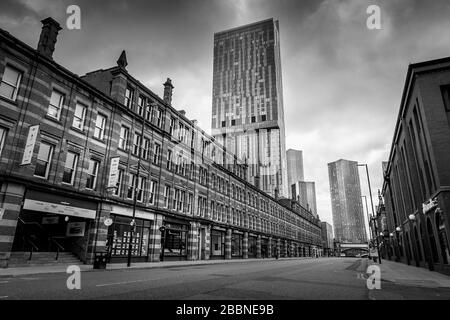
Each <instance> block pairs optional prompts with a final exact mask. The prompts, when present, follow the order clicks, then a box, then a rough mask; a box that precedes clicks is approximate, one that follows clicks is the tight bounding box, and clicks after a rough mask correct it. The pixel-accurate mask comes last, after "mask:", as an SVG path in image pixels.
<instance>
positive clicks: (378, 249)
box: [358, 163, 381, 264]
mask: <svg viewBox="0 0 450 320" xmlns="http://www.w3.org/2000/svg"><path fill="white" fill-rule="evenodd" d="M358 167H366V174H367V184H368V185H369V195H370V204H371V207H372V219H373V220H375V213H374V212H375V211H374V209H373V199H372V187H371V186H370V177H369V167H368V166H367V164H362V163H361V164H358ZM373 225H374V228H375V235H376V234H377V233H378V228H377V224H376V221H374V224H373ZM369 227H370V225H369ZM375 240H376V242H377V251H378V260H379V261H380V264H381V254H380V243H379V242H378V237H376V239H375Z"/></svg>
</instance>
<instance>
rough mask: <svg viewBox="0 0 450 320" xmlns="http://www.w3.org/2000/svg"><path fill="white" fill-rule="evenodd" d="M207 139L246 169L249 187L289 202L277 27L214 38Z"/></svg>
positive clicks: (259, 26) (266, 24)
mask: <svg viewBox="0 0 450 320" xmlns="http://www.w3.org/2000/svg"><path fill="white" fill-rule="evenodd" d="M213 67H214V75H213V93H212V95H213V101H212V124H211V127H212V135H213V136H214V138H215V139H216V140H217V141H218V142H219V143H220V144H222V145H224V146H225V148H226V150H227V151H228V152H231V153H233V154H236V155H237V157H238V158H240V159H243V160H244V161H245V162H246V163H247V165H248V177H249V180H250V182H251V183H252V184H254V185H255V186H257V187H259V188H260V189H262V190H263V191H265V192H266V193H268V194H270V195H271V196H274V197H277V196H286V197H287V196H288V180H287V167H286V142H285V126H284V109H283V92H282V79H281V59H280V33H279V25H278V21H274V20H273V19H268V20H264V21H260V22H257V23H253V24H249V25H246V26H242V27H238V28H234V29H230V30H226V31H222V32H218V33H216V34H214V66H213Z"/></svg>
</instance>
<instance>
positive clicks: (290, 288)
mask: <svg viewBox="0 0 450 320" xmlns="http://www.w3.org/2000/svg"><path fill="white" fill-rule="evenodd" d="M364 262H365V261H364V260H361V259H356V258H355V259H353V258H320V259H286V260H284V259H281V260H260V261H254V262H240V261H239V262H238V261H237V262H235V263H228V264H213V265H198V266H180V267H171V268H153V269H130V270H111V271H109V270H108V271H104V270H95V271H89V272H83V273H81V289H80V290H69V289H68V288H67V285H66V281H67V278H68V277H69V275H68V274H64V273H57V274H38V275H29V276H17V277H10V278H0V300H9V299H11V300H17V299H69V300H70V299H90V300H92V299H117V300H127V299H132V300H139V299H156V300H163V299H166V300H182V299H187V300H217V299H220V300H248V299H252V300H253V299H256V300H260V299H268V300H293V299H295V300H303V299H306V300H310V299H319V300H328V299H338V300H348V299H351V300H368V299H389V298H390V297H395V298H396V299H450V291H449V290H448V289H442V288H435V289H427V288H418V287H405V286H400V285H396V284H393V283H388V282H383V281H382V282H381V290H377V293H376V294H373V291H374V290H368V288H367V285H366V279H365V278H364V276H363V274H364V271H365V263H364Z"/></svg>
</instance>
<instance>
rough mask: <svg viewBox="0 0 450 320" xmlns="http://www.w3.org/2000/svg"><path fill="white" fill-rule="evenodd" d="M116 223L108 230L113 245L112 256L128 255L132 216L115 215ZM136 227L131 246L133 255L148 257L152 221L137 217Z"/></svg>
mask: <svg viewBox="0 0 450 320" xmlns="http://www.w3.org/2000/svg"><path fill="white" fill-rule="evenodd" d="M113 219H114V223H113V224H112V225H111V227H110V229H109V231H108V240H109V243H110V245H111V248H110V250H111V256H112V258H114V257H126V256H127V255H128V250H129V245H130V239H131V232H132V227H131V225H130V223H131V218H129V217H122V216H113ZM135 222H136V229H135V232H134V234H133V241H132V246H131V255H132V257H145V258H148V254H149V237H150V229H151V221H148V220H142V219H135Z"/></svg>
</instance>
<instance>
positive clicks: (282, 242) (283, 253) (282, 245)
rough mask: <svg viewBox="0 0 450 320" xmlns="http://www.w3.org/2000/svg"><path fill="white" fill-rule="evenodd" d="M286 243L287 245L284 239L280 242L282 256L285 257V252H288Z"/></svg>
mask: <svg viewBox="0 0 450 320" xmlns="http://www.w3.org/2000/svg"><path fill="white" fill-rule="evenodd" d="M285 250H286V245H285V243H284V240H281V243H280V257H285V254H286V251H285Z"/></svg>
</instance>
